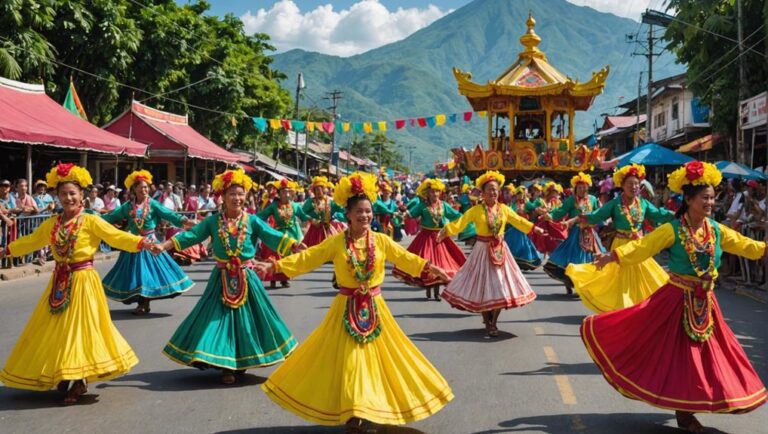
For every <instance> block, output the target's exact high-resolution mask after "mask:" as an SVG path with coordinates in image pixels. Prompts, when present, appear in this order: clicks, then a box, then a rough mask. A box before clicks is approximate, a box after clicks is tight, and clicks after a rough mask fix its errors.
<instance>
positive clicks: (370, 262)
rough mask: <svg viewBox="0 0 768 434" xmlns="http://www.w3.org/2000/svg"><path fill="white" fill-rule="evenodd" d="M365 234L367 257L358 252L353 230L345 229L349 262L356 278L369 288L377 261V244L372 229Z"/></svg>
mask: <svg viewBox="0 0 768 434" xmlns="http://www.w3.org/2000/svg"><path fill="white" fill-rule="evenodd" d="M365 236H366V239H365V243H366V255H365V258H360V257H359V256H358V254H357V249H356V248H355V239H354V238H353V237H352V234H351V231H350V230H349V229H347V230H346V231H344V239H345V241H346V242H345V247H346V250H347V263H348V264H349V266H350V267H352V271H353V272H354V274H355V279H356V280H357V281H358V282H360V283H361V284H362V285H363V286H364V287H366V288H367V286H368V285H367V284H368V280H370V278H371V276H372V275H373V267H374V263H375V261H376V245H375V244H374V241H373V236H372V235H371V231H370V230H368V231H367V233H366V235H365Z"/></svg>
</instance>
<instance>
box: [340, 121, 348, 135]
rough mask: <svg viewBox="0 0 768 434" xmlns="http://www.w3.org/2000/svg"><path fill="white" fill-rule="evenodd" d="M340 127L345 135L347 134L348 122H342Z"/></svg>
mask: <svg viewBox="0 0 768 434" xmlns="http://www.w3.org/2000/svg"><path fill="white" fill-rule="evenodd" d="M341 126H342V127H343V129H344V132H345V133H348V132H349V122H344V123H343V124H341Z"/></svg>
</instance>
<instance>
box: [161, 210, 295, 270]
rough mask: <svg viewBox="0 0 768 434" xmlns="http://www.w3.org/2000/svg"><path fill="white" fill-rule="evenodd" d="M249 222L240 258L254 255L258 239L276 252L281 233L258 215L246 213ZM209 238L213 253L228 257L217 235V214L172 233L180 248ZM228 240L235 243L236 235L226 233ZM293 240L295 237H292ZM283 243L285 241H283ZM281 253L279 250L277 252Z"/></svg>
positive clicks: (218, 256) (222, 257) (248, 257)
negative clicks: (184, 229) (185, 229)
mask: <svg viewBox="0 0 768 434" xmlns="http://www.w3.org/2000/svg"><path fill="white" fill-rule="evenodd" d="M248 217H249V222H248V225H247V227H246V231H247V232H248V236H246V237H245V240H244V242H243V248H242V250H241V252H240V259H251V258H253V257H254V255H256V249H257V245H258V241H259V240H261V241H263V242H264V244H266V245H267V247H269V248H270V249H272V250H274V251H275V252H278V247H281V246H280V242H281V241H282V240H283V236H284V235H283V233H282V232H279V231H277V230H275V229H272V228H271V227H270V226H269V225H268V224H266V223H265V222H264V221H263V220H262V219H260V218H259V217H257V216H255V215H252V214H248ZM209 237H210V238H211V240H212V241H213V242H212V245H213V254H214V255H215V256H216V257H217V258H221V259H229V256H228V255H227V252H226V250H224V244H223V243H222V242H221V238H220V237H219V216H218V215H211V216H208V217H206V218H205V219H204V220H203V221H201V222H200V223H198V224H196V225H195V226H194V227H192V228H190V229H189V230H187V231H184V232H180V233H178V234H176V235H174V237H173V238H174V239H175V240H176V242H178V244H179V246H180V247H181V248H182V249H186V248H187V247H190V246H194V245H195V244H199V243H202V242H203V241H205V240H206V239H208V238H209ZM228 237H229V242H230V244H231V245H235V243H236V241H237V240H236V237H234V236H232V235H231V234H228ZM294 240H295V238H294ZM283 245H285V243H283ZM278 253H281V252H278Z"/></svg>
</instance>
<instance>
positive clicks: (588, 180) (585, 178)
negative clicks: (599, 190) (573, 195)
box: [571, 172, 592, 187]
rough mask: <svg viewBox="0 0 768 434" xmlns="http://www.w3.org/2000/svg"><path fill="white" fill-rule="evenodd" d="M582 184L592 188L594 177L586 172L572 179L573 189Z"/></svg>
mask: <svg viewBox="0 0 768 434" xmlns="http://www.w3.org/2000/svg"><path fill="white" fill-rule="evenodd" d="M580 183H581V184H587V185H589V186H592V177H591V176H589V175H588V174H586V173H584V172H579V174H578V175H574V177H573V178H571V187H576V185H577V184H580Z"/></svg>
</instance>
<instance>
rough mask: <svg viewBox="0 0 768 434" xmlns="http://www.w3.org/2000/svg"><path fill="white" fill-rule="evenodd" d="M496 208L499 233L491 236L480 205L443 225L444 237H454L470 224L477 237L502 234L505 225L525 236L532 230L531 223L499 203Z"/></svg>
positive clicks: (486, 219) (486, 218)
mask: <svg viewBox="0 0 768 434" xmlns="http://www.w3.org/2000/svg"><path fill="white" fill-rule="evenodd" d="M496 206H497V207H498V209H499V213H500V214H501V218H502V222H501V225H500V227H499V232H498V233H497V234H491V229H490V228H489V227H488V217H486V215H485V208H484V207H483V205H482V204H480V205H475V206H473V207H472V208H470V209H468V210H467V212H465V213H464V215H462V216H461V218H460V219H458V220H455V221H453V222H451V223H448V224H447V225H445V229H444V230H445V235H447V236H453V235H456V234H458V233H459V232H461V231H463V230H464V228H466V227H467V225H469V224H470V223H474V224H475V229H476V230H477V235H480V236H483V237H489V236H491V235H501V234H503V233H504V228H505V226H506V225H507V224H510V225H512V226H514V227H515V228H516V229H517V230H519V231H521V232H523V233H524V234H527V233H529V232H531V231H532V230H533V223H531V222H530V221H528V220H527V219H524V218H522V217H520V215H519V214H517V213H516V212H514V211H512V209H511V208H510V207H508V206H505V205H503V204H500V203H497V204H496Z"/></svg>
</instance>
